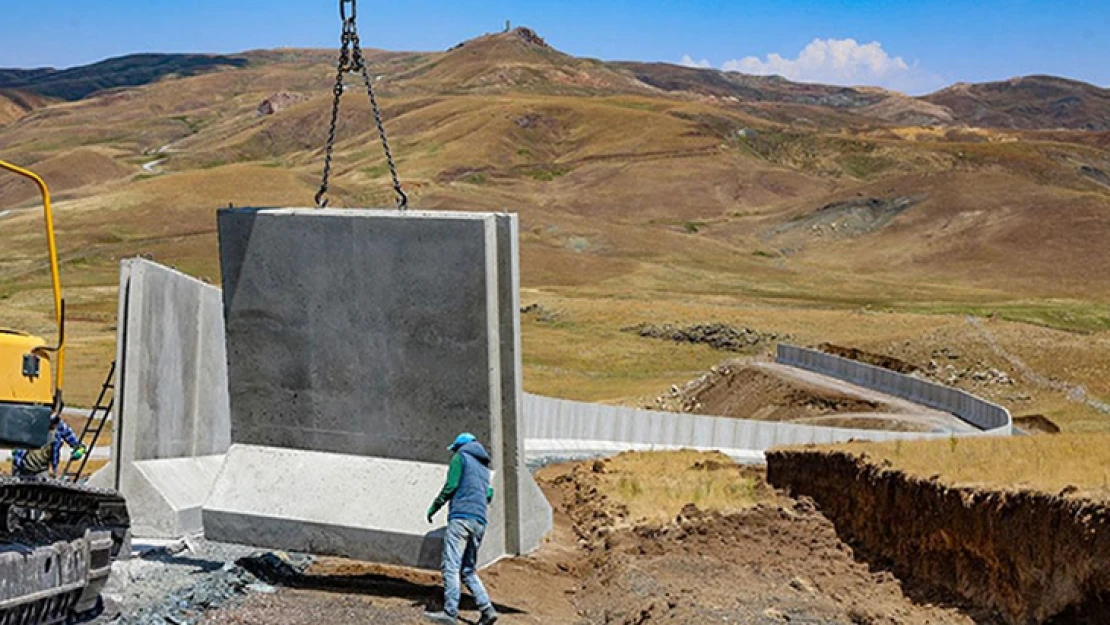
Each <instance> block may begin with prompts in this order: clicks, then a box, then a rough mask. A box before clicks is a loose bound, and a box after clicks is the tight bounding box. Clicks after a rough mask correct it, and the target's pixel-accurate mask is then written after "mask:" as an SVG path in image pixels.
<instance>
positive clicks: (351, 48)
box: [315, 0, 409, 210]
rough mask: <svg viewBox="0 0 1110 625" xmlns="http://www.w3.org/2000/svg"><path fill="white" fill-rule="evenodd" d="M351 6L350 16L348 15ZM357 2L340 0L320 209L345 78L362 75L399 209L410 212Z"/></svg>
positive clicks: (324, 199) (324, 198)
mask: <svg viewBox="0 0 1110 625" xmlns="http://www.w3.org/2000/svg"><path fill="white" fill-rule="evenodd" d="M348 5H349V6H350V13H348V9H347V7H348ZM356 11H357V8H356V2H355V0H339V15H340V17H341V18H342V19H343V37H342V43H341V45H340V47H339V62H338V63H337V65H336V72H335V86H334V87H333V88H332V105H331V123H330V124H329V125H328V142H327V145H326V146H325V148H324V175H323V180H322V182H321V183H320V190H319V191H317V192H316V197H315V201H316V207H317V208H324V207H326V206H327V205H328V199H327V193H328V183H329V180H330V178H331V169H332V157H333V154H334V151H335V135H336V129H337V127H338V125H339V101H340V99H341V98H342V97H343V91H344V88H343V75H344V74H346V73H348V72H356V71H357V72H360V73H361V74H362V80H363V82H365V83H366V94H367V95H368V96H369V98H370V108H371V110H372V111H373V114H374V123H375V125H376V126H377V128H378V136H379V137H381V141H382V149H383V151H384V152H385V159H386V163H387V164H388V165H389V175H390V177H391V179H392V182H393V191H394V193H396V194H397V208H398V209H400V210H406V209H407V208H408V205H409V198H408V195H406V194H405V191H404V189H402V188H401V179H400V177H399V176H398V175H397V164H396V163H395V162H394V161H393V151H392V150H390V148H389V139H388V137H387V136H386V133H385V123H384V122H383V121H382V113H381V108H380V107H379V106H378V98H377V96H375V94H374V82H373V80H372V79H371V78H370V69H369V67H368V66H367V64H366V60H365V59H364V58H363V56H362V45H361V44H360V43H359V38H358V27H357V26H356V25H355V16H356Z"/></svg>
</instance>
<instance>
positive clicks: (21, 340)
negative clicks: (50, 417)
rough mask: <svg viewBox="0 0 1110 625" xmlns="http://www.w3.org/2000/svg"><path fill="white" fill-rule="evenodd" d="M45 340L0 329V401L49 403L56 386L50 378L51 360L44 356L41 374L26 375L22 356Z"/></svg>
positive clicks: (40, 345)
mask: <svg viewBox="0 0 1110 625" xmlns="http://www.w3.org/2000/svg"><path fill="white" fill-rule="evenodd" d="M45 344H46V342H45V341H43V340H42V339H40V338H38V337H37V336H29V335H26V334H19V333H13V332H6V331H3V330H0V402H7V403H18V404H43V405H50V404H51V403H53V401H54V389H53V385H52V382H51V379H50V361H49V360H47V359H45V358H43V359H42V362H41V363H40V366H39V375H38V377H34V378H30V377H27V376H25V375H23V357H24V356H25V355H27V354H30V353H31V351H32V350H34V349H35V348H36V347H42V346H43V345H45Z"/></svg>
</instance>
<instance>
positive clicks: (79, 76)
mask: <svg viewBox="0 0 1110 625" xmlns="http://www.w3.org/2000/svg"><path fill="white" fill-rule="evenodd" d="M246 65H247V60H246V59H242V58H234V57H229V56H214V55H207V54H132V55H128V56H121V57H117V58H112V59H107V60H104V61H100V62H99V63H93V64H91V65H82V66H80V67H73V68H69V69H63V70H55V69H52V68H40V69H30V70H23V69H0V90H4V89H11V90H19V91H23V92H26V93H32V94H36V95H40V96H44V97H48V98H58V99H62V100H70V101H72V100H80V99H82V98H84V97H86V96H88V95H91V94H93V93H96V92H98V91H103V90H105V89H114V88H116V87H137V86H140V85H145V84H147V83H151V82H154V81H155V80H158V79H159V78H162V77H165V76H168V75H170V74H178V75H181V76H193V75H196V74H199V73H201V72H205V71H211V70H213V69H217V68H220V67H244V66H246Z"/></svg>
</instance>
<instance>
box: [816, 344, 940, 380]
mask: <svg viewBox="0 0 1110 625" xmlns="http://www.w3.org/2000/svg"><path fill="white" fill-rule="evenodd" d="M817 349H819V350H821V351H823V352H825V353H826V354H832V355H833V356H840V357H841V358H847V359H848V360H855V361H858V362H862V363H866V364H869V365H873V366H876V367H882V368H883V369H890V370H891V371H897V372H898V373H905V374H910V373H913V372H915V371H919V370H920V367H918V366H917V365H914V364H910V363H908V362H906V361H904V360H899V359H897V358H894V357H892V356H884V355H883V354H873V353H871V352H865V351H863V350H862V349H857V348H855V347H842V346H840V345H833V344H832V343H821V344H820V345H818V346H817Z"/></svg>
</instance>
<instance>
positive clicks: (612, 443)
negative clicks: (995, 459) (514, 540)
mask: <svg viewBox="0 0 1110 625" xmlns="http://www.w3.org/2000/svg"><path fill="white" fill-rule="evenodd" d="M524 416H525V428H526V440H525V449H526V450H527V455H528V458H529V459H530V460H539V459H544V458H552V457H576V456H597V455H609V454H615V453H620V452H622V451H651V450H668V449H698V450H718V451H721V452H722V453H724V454H726V455H728V456H731V457H732V458H734V459H736V460H738V461H742V462H743V461H747V462H762V460H763V452H764V451H766V450H767V449H770V448H772V447H777V446H780V445H804V444H808V443H840V442H845V441H848V440H852V439H855V440H873V441H892V440H915V439H917V440H920V439H932V438H947V437H949V436H952V434H950V433H937V432H889V431H884V430H864V429H851V428H833V427H825V426H817V425H805V424H798V423H781V422H776V421H755V420H750V419H732V418H729V417H711V416H705V415H694V414H687V413H674V412H662V411H657V410H643V409H639V408H628V407H624V406H607V405H604V404H591V403H586V402H579V401H570V400H566V399H555V398H551V397H542V396H539V395H530V394H526V395H525V396H524ZM982 434H986V433H985V432H984V433H979V432H976V433H972V434H964V435H963V436H968V435H970V436H976V435H982Z"/></svg>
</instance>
